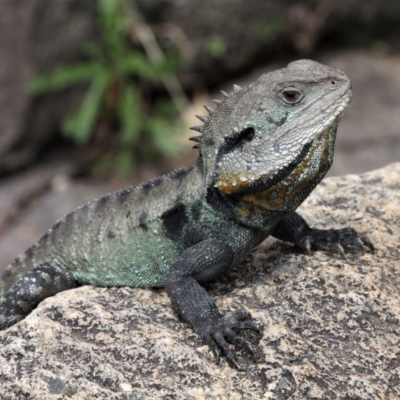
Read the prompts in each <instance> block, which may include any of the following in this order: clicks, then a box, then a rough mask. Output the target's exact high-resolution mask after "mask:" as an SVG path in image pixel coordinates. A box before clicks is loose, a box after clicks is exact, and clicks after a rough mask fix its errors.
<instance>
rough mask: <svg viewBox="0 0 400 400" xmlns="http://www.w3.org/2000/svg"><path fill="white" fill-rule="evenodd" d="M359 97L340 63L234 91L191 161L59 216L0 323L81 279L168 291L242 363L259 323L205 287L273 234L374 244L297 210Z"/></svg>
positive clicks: (296, 66)
mask: <svg viewBox="0 0 400 400" xmlns="http://www.w3.org/2000/svg"><path fill="white" fill-rule="evenodd" d="M350 99H351V84H350V80H349V79H348V77H347V76H346V75H345V74H344V73H343V72H341V71H339V70H337V69H335V68H331V67H327V66H324V65H322V64H319V63H316V62H314V61H310V60H300V61H296V62H294V63H291V64H289V65H288V66H287V67H286V68H283V69H280V70H277V71H274V72H270V73H268V74H265V75H263V76H261V77H260V78H259V79H258V80H257V81H255V82H254V83H253V84H251V85H250V86H249V87H247V88H244V89H242V88H239V87H237V86H235V87H234V91H233V92H232V93H231V94H230V95H227V94H224V99H223V100H222V101H221V102H218V105H217V108H216V110H213V109H211V108H207V109H208V111H209V115H208V116H207V117H203V116H200V117H199V118H200V119H201V120H202V121H203V122H204V124H203V125H201V126H198V127H194V128H193V129H194V130H196V131H199V132H200V133H201V135H200V136H196V137H194V138H192V140H194V141H196V142H197V143H198V144H197V145H196V146H195V147H197V148H199V158H198V160H197V162H196V164H194V165H193V166H191V167H189V168H185V169H180V170H176V171H174V172H172V173H170V174H168V175H165V176H162V177H159V178H156V179H154V180H152V181H149V182H147V183H144V184H141V185H138V186H136V187H131V188H127V189H123V190H120V191H117V192H114V193H111V194H108V195H106V196H104V197H102V198H100V199H97V200H94V201H92V202H89V203H87V204H85V205H84V206H82V207H79V208H78V209H76V210H75V211H73V212H71V213H70V214H68V215H67V216H66V217H64V218H63V219H61V220H60V221H58V222H57V223H56V224H55V225H54V226H53V227H52V228H51V229H50V230H49V231H48V232H47V233H46V234H45V235H44V236H43V237H42V238H41V239H40V241H39V242H38V244H37V245H34V246H32V247H31V248H30V249H28V250H27V251H26V252H25V254H24V255H22V256H21V257H19V258H17V259H16V260H15V261H14V263H13V264H12V265H10V266H9V267H8V268H7V269H6V271H5V272H4V273H3V275H2V277H1V280H0V329H5V328H7V327H8V326H11V325H13V324H14V323H16V322H18V321H19V320H21V319H22V318H24V316H26V315H27V314H28V313H29V312H30V311H31V310H32V309H33V308H35V307H36V306H37V304H38V303H39V302H40V301H41V300H43V299H44V298H46V297H48V296H51V295H54V294H55V293H57V292H59V291H62V290H67V289H70V288H74V287H76V286H77V285H78V284H91V285H97V286H107V287H108V286H132V287H157V286H159V287H165V289H166V291H167V293H168V295H169V297H170V299H171V303H172V306H173V308H174V309H175V311H176V312H177V313H178V314H179V315H180V316H181V317H182V318H183V319H184V320H185V321H186V322H188V323H189V324H190V325H191V326H192V327H193V329H194V330H195V331H196V332H197V333H198V334H199V335H200V336H201V337H202V339H203V340H204V341H205V342H206V343H207V344H208V345H209V346H210V348H211V349H212V351H213V352H214V354H215V355H216V357H217V360H218V359H219V357H220V354H221V353H222V354H224V355H225V356H226V358H227V360H228V361H229V362H230V363H231V364H232V365H233V366H235V367H237V368H240V365H239V364H238V363H237V361H236V358H235V356H234V354H233V353H232V351H231V350H230V348H229V346H228V345H227V343H226V339H228V340H229V341H231V342H233V343H235V344H237V345H239V346H242V347H244V348H245V349H246V350H248V351H249V352H251V353H252V349H251V347H250V345H248V344H247V342H246V341H244V339H242V338H240V336H238V335H237V334H236V333H234V331H233V330H232V329H252V330H255V331H257V330H258V327H257V325H256V324H255V323H254V321H252V320H251V319H250V316H249V315H247V313H246V312H245V311H243V310H240V311H238V312H236V313H233V314H232V313H228V314H226V315H222V314H221V313H220V312H219V311H218V309H217V307H216V305H215V303H214V302H213V300H212V299H211V298H210V297H209V296H208V294H207V293H206V291H205V290H204V288H203V287H202V286H201V283H204V282H207V281H210V280H212V279H214V278H215V277H216V276H217V275H219V274H220V273H221V272H222V271H224V270H225V269H226V268H228V267H229V266H231V265H233V264H236V263H239V262H240V261H242V260H243V259H244V258H245V257H246V256H247V254H249V252H250V251H251V249H252V248H254V247H255V246H256V245H257V244H259V243H260V242H261V241H263V240H264V239H265V238H266V237H268V236H269V235H273V236H275V237H277V238H279V239H281V240H286V241H289V242H292V243H294V244H296V245H297V246H299V247H301V248H303V249H305V250H306V251H308V252H309V251H310V249H311V248H314V249H322V250H338V251H340V252H341V253H342V254H343V252H344V250H346V251H353V252H357V251H362V250H363V247H364V246H367V247H369V248H370V250H371V251H373V246H372V244H371V242H370V241H369V240H368V239H367V238H366V237H358V235H357V233H356V232H355V231H354V230H353V229H351V228H344V229H340V230H324V231H323V230H316V229H312V228H310V227H309V226H308V224H307V223H306V222H305V221H304V220H303V219H302V218H301V217H300V216H299V215H298V214H297V213H296V212H295V210H296V208H297V207H298V206H299V205H300V204H301V202H302V201H304V199H305V198H306V197H307V196H308V195H309V193H310V192H311V191H312V190H313V189H314V188H315V186H316V185H317V184H318V183H319V182H320V181H321V179H322V178H323V176H324V175H325V174H326V172H327V171H328V169H329V167H330V165H331V163H332V160H333V153H334V144H335V138H336V130H337V127H338V123H339V120H340V117H341V115H342V113H343V111H344V109H345V108H346V106H347V104H348V103H349V101H350Z"/></svg>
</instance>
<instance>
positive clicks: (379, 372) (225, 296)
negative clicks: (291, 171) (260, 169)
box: [0, 163, 400, 400]
mask: <svg viewBox="0 0 400 400" xmlns="http://www.w3.org/2000/svg"><path fill="white" fill-rule="evenodd" d="M399 182H400V163H397V164H392V165H389V166H388V167H386V168H384V169H381V170H377V171H373V172H370V173H366V174H363V175H359V176H358V175H348V176H346V177H338V178H330V179H327V180H325V181H324V182H323V183H321V184H320V185H319V187H318V188H317V189H316V190H315V191H314V192H313V194H312V195H311V197H310V198H309V200H308V201H307V202H306V204H304V206H302V209H301V212H302V214H303V215H305V216H306V218H307V219H308V220H309V221H310V222H311V223H312V224H313V226H316V227H320V228H323V227H343V226H345V225H350V226H352V227H354V228H355V229H357V230H358V231H359V232H361V233H364V234H368V236H369V237H370V239H371V240H372V241H373V242H374V244H375V246H376V249H377V251H376V254H375V255H371V254H364V255H362V256H359V257H357V256H350V255H349V256H348V257H347V259H346V260H343V259H341V258H340V257H339V256H338V255H335V254H333V255H332V254H326V253H322V252H320V253H315V254H314V255H313V256H312V257H308V256H306V255H304V254H301V253H298V252H296V251H295V250H294V249H293V248H292V247H291V246H290V245H288V244H285V243H281V242H277V241H275V240H273V239H269V240H267V241H266V242H265V243H264V244H262V245H261V246H259V248H258V249H257V250H256V251H254V252H253V253H252V255H251V256H250V257H249V259H248V261H247V262H246V263H245V264H244V265H241V266H239V267H237V268H235V269H233V270H231V271H229V272H228V273H227V274H226V275H224V276H222V277H221V278H220V279H218V282H215V283H212V284H210V285H209V287H208V289H209V291H210V293H211V295H212V296H213V297H214V298H215V299H216V301H217V303H218V306H219V307H220V309H221V311H227V310H236V309H238V308H240V307H241V306H243V307H245V308H246V309H248V310H249V311H250V312H251V313H252V315H253V316H254V317H255V318H256V319H257V320H258V321H259V322H260V323H261V324H262V325H263V326H264V331H263V335H262V337H261V339H260V340H259V341H258V339H257V338H256V337H255V336H253V334H251V333H249V337H250V340H252V342H253V343H254V344H257V342H258V345H259V349H260V350H259V352H258V363H257V364H254V363H253V362H252V361H251V360H249V359H248V358H247V356H246V355H245V354H241V353H239V358H240V361H241V362H242V363H243V364H244V365H246V367H247V370H246V371H245V372H238V371H236V370H233V369H232V368H230V367H229V366H228V365H227V364H226V362H225V361H224V360H223V361H222V362H221V365H220V366H217V365H215V364H214V363H213V360H212V356H211V354H210V353H209V351H208V350H207V347H206V346H204V345H203V344H202V343H201V342H200V341H199V340H198V338H197V336H196V335H195V334H194V333H193V332H192V331H191V330H190V328H189V327H187V326H186V325H185V324H183V323H181V322H180V321H179V320H178V319H177V318H176V316H175V315H174V313H173V312H172V310H171V307H170V305H169V301H168V299H167V296H166V294H165V292H164V291H163V290H161V289H159V290H150V289H149V290H144V289H129V288H120V289H117V288H112V289H101V288H92V287H82V288H79V289H76V290H71V291H68V292H64V293H59V294H58V295H56V296H54V297H52V298H49V299H47V300H45V301H44V302H43V303H42V304H41V305H40V306H39V307H38V308H37V309H36V310H35V311H34V312H33V313H32V314H31V315H30V316H28V317H27V318H26V319H25V320H23V321H22V322H20V323H19V324H17V325H16V326H13V327H11V328H10V329H8V330H7V331H4V332H1V333H0V387H1V392H0V398H1V399H26V398H38V399H39V398H40V399H66V398H71V399H83V398H84V399H103V398H107V399H147V398H165V399H167V398H168V399H199V398H210V399H211V398H212V399H226V398H229V399H252V398H254V399H273V400H275V399H276V400H280V399H289V398H290V399H291V400H297V399H368V400H370V399H382V400H383V399H390V400H395V399H398V398H400V359H399V358H400V335H399V327H400V245H399V243H400V216H399V209H400V183H399Z"/></svg>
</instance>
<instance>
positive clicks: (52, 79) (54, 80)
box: [28, 62, 99, 94]
mask: <svg viewBox="0 0 400 400" xmlns="http://www.w3.org/2000/svg"><path fill="white" fill-rule="evenodd" d="M98 71H99V65H98V64H96V63H89V62H88V63H82V64H73V65H68V66H66V67H60V68H57V69H55V70H54V71H52V72H49V73H47V74H44V75H43V76H41V77H39V78H37V79H35V80H34V81H32V82H31V83H30V84H29V86H28V89H29V91H30V92H31V93H33V94H38V93H45V92H50V91H57V90H62V89H65V88H67V87H69V86H71V85H75V84H77V83H79V82H82V81H85V80H90V79H92V78H93V77H94V76H95V75H96V74H97V73H98Z"/></svg>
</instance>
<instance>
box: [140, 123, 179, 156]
mask: <svg viewBox="0 0 400 400" xmlns="http://www.w3.org/2000/svg"><path fill="white" fill-rule="evenodd" d="M146 130H147V131H148V132H149V133H150V135H151V139H152V142H153V144H154V146H155V147H156V148H157V149H158V150H159V151H160V152H161V153H162V154H163V155H166V156H168V157H174V156H176V155H178V154H179V152H180V150H181V149H180V148H179V146H178V145H177V143H176V141H175V140H173V132H172V129H171V121H168V120H167V119H163V118H161V117H159V118H157V119H154V120H151V121H148V123H147V129H146Z"/></svg>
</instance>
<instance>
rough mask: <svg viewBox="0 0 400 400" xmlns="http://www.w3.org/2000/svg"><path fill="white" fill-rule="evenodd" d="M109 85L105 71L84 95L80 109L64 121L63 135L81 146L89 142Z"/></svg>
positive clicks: (96, 78)
mask: <svg viewBox="0 0 400 400" xmlns="http://www.w3.org/2000/svg"><path fill="white" fill-rule="evenodd" d="M109 83H110V82H109V75H108V74H107V72H106V71H104V72H103V73H102V74H98V75H97V76H96V77H95V79H94V81H93V83H92V85H91V86H90V89H89V91H88V92H87V93H86V96H85V99H84V101H83V104H82V106H81V108H80V109H79V110H78V111H77V112H75V113H74V114H72V115H70V116H68V118H66V119H65V120H64V123H63V125H62V129H63V133H64V134H65V135H66V136H69V137H71V138H72V139H73V140H74V141H75V142H76V143H78V144H80V145H83V144H85V143H87V142H88V141H89V139H90V137H91V135H92V133H93V128H94V125H95V123H96V121H97V118H98V116H99V115H100V113H101V111H102V107H103V103H104V98H105V93H106V90H107V88H108V86H109Z"/></svg>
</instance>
